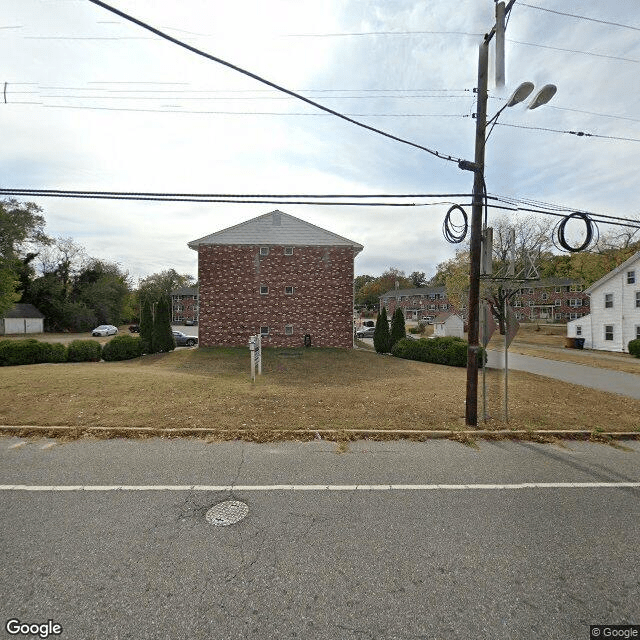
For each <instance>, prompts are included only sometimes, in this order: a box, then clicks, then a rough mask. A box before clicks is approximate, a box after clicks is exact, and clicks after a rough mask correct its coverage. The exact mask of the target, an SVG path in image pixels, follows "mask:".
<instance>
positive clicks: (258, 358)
mask: <svg viewBox="0 0 640 640" xmlns="http://www.w3.org/2000/svg"><path fill="white" fill-rule="evenodd" d="M249 351H250V353H251V380H253V381H254V382H255V380H256V367H257V369H258V375H259V376H261V375H262V338H261V336H260V335H256V336H249Z"/></svg>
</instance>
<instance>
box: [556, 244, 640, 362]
mask: <svg viewBox="0 0 640 640" xmlns="http://www.w3.org/2000/svg"><path fill="white" fill-rule="evenodd" d="M585 293H587V294H588V295H589V296H590V298H591V313H590V314H589V315H586V316H583V317H582V318H578V319H577V320H571V321H570V322H567V337H568V338H584V341H585V342H584V346H585V347H586V348H587V349H602V350H603V351H624V352H626V351H628V345H629V342H630V341H631V340H635V339H640V251H638V252H636V253H635V254H634V255H632V256H631V257H630V258H629V259H628V260H625V262H623V263H622V264H621V265H619V266H618V267H616V268H615V269H614V270H613V271H610V272H609V273H608V274H607V275H606V276H604V278H600V280H598V281H597V282H594V283H593V284H592V285H591V286H590V287H589V288H588V289H587V290H586V291H585Z"/></svg>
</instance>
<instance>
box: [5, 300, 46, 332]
mask: <svg viewBox="0 0 640 640" xmlns="http://www.w3.org/2000/svg"><path fill="white" fill-rule="evenodd" d="M43 324H44V315H43V314H42V313H40V311H38V310H37V309H36V308H35V307H34V306H33V305H32V304H16V305H14V307H13V308H12V309H9V311H7V313H5V314H4V318H0V335H8V334H10V333H42V332H43V331H44V327H43Z"/></svg>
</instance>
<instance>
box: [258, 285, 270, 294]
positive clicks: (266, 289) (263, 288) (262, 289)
mask: <svg viewBox="0 0 640 640" xmlns="http://www.w3.org/2000/svg"><path fill="white" fill-rule="evenodd" d="M268 293H269V287H267V286H266V285H264V284H261V285H260V295H262V296H266V295H267V294H268Z"/></svg>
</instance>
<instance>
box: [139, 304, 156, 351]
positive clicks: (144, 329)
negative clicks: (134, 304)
mask: <svg viewBox="0 0 640 640" xmlns="http://www.w3.org/2000/svg"><path fill="white" fill-rule="evenodd" d="M140 340H141V342H142V353H147V354H149V353H155V350H154V348H153V309H152V307H151V300H150V299H149V298H148V297H145V298H143V300H142V311H141V312H140Z"/></svg>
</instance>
